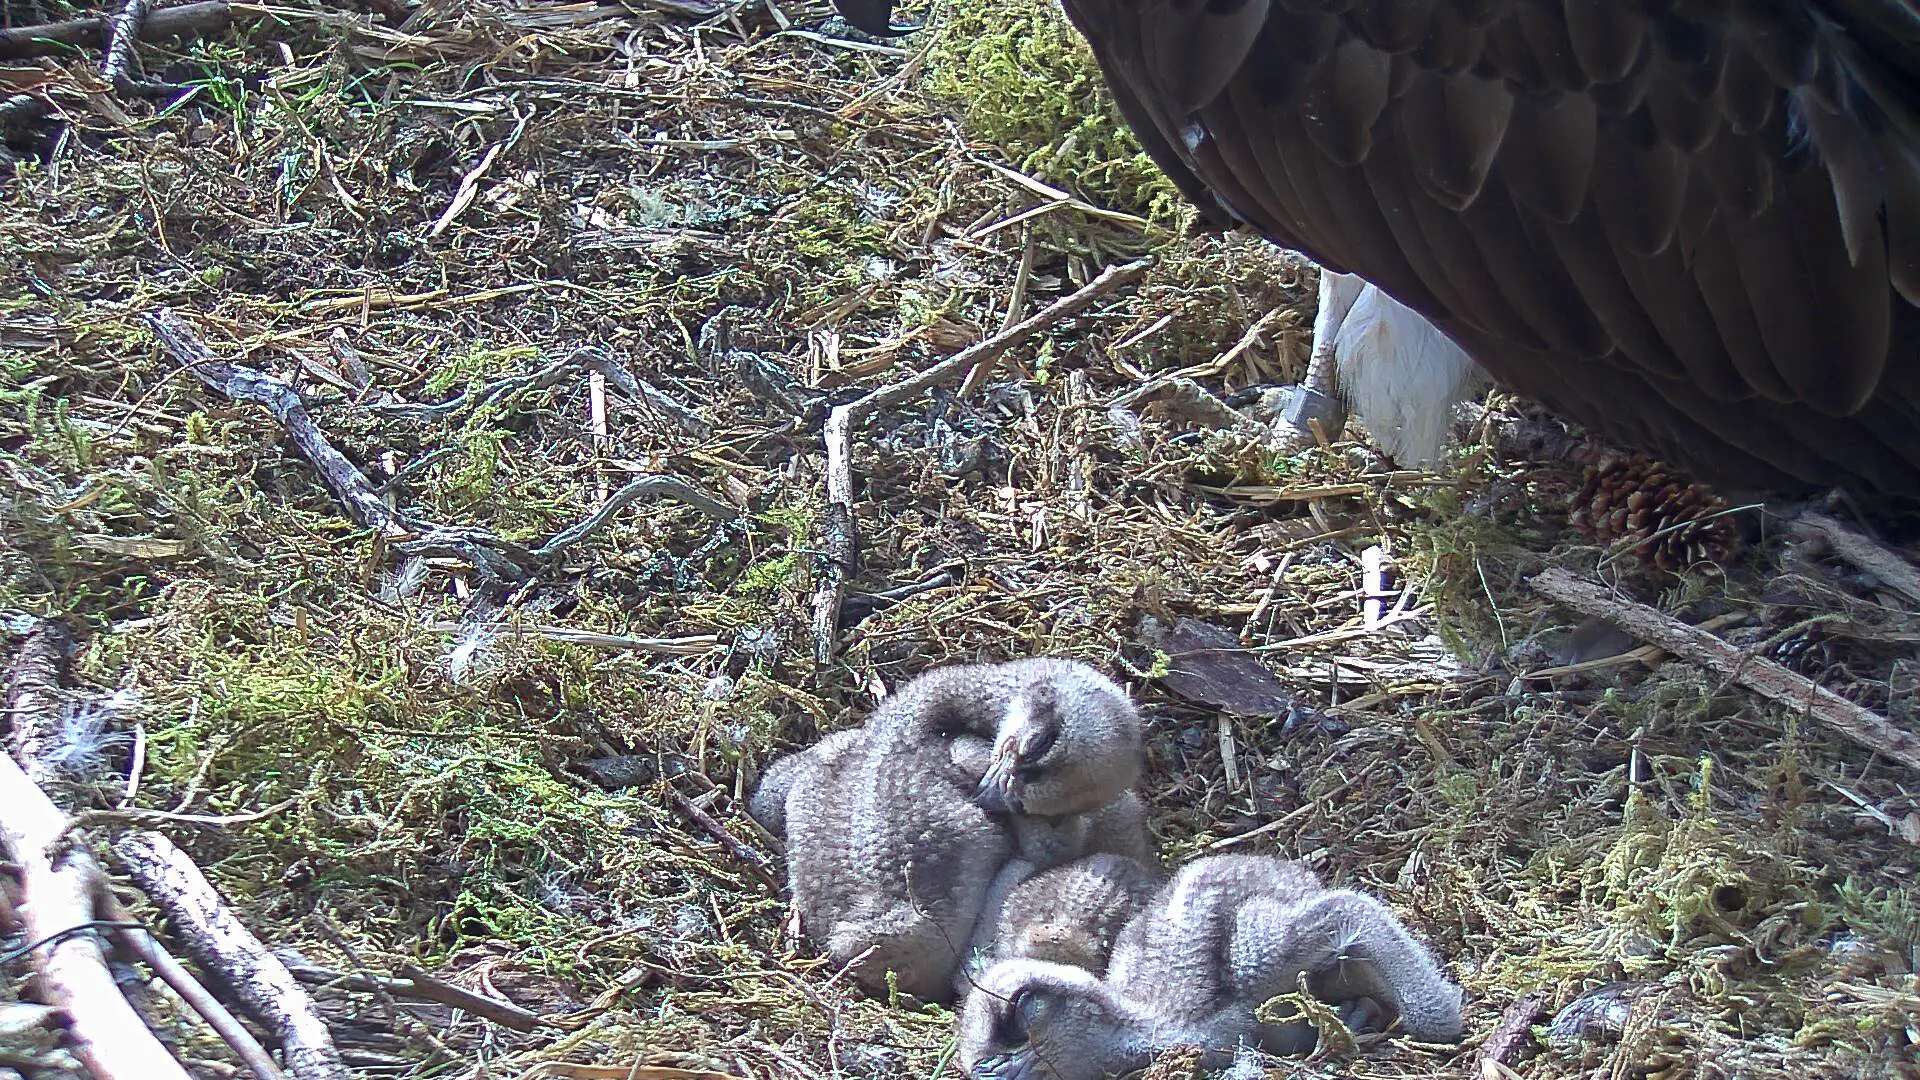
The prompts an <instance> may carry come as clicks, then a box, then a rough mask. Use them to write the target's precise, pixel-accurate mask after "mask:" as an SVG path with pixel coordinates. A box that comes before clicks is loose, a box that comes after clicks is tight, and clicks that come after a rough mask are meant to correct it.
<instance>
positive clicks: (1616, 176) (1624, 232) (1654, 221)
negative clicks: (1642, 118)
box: [1590, 121, 1687, 255]
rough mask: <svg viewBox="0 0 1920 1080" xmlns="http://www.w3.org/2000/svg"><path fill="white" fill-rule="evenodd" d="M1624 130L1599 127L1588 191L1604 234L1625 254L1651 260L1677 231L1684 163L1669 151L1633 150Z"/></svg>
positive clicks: (1661, 148)
mask: <svg viewBox="0 0 1920 1080" xmlns="http://www.w3.org/2000/svg"><path fill="white" fill-rule="evenodd" d="M1609 129H1611V130H1609ZM1626 130H1627V126H1626V125H1624V124H1620V123H1614V124H1607V123H1606V122H1604V121H1603V122H1602V124H1601V134H1600V137H1599V138H1598V139H1597V140H1596V141H1595V143H1594V156H1593V172H1594V176H1593V185H1592V187H1591V189H1590V190H1591V192H1592V196H1593V200H1594V204H1595V205H1596V206H1597V207H1599V209H1600V216H1601V219H1602V220H1604V221H1605V222H1606V223H1607V228H1608V232H1609V234H1610V235H1612V236H1613V237H1614V238H1615V240H1616V241H1618V242H1619V243H1621V244H1623V245H1625V247H1626V249H1627V250H1628V251H1631V252H1633V253H1635V254H1637V255H1652V254H1655V253H1657V252H1660V251H1664V250H1665V249H1666V247H1667V245H1668V244H1671V243H1672V242H1673V236H1674V232H1675V231H1676V230H1677V229H1678V228H1679V224H1680V209H1681V206H1682V204H1683V203H1684V200H1685V197H1686V187H1687V159H1686V158H1684V157H1682V156H1681V155H1680V154H1679V152H1678V151H1676V150H1674V148H1673V147H1671V146H1664V145H1655V146H1651V147H1646V148H1640V147H1636V146H1634V145H1632V143H1633V142H1634V141H1635V140H1633V139H1631V138H1629V137H1626Z"/></svg>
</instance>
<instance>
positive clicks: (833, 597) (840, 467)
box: [813, 259, 1153, 665]
mask: <svg viewBox="0 0 1920 1080" xmlns="http://www.w3.org/2000/svg"><path fill="white" fill-rule="evenodd" d="M1152 265H1153V260H1151V259H1136V260H1134V261H1133V262H1130V263H1124V264H1122V265H1120V266H1109V267H1107V268H1106V269H1105V270H1102V271H1101V272H1100V275H1099V276H1098V277H1096V278H1094V279H1093V280H1092V281H1089V282H1087V283H1086V284H1085V285H1083V286H1081V288H1080V289H1079V290H1078V291H1076V292H1074V293H1071V294H1069V295H1067V296H1063V297H1061V298H1060V299H1058V300H1055V301H1054V302H1053V303H1051V304H1048V305H1047V306H1046V307H1044V308H1042V309H1040V310H1039V311H1037V312H1035V313H1033V314H1032V315H1031V316H1028V317H1027V318H1025V319H1022V320H1020V321H1019V322H1017V323H1014V324H1013V325H1011V326H1009V327H1007V328H1005V329H1004V330H1001V331H1000V332H999V333H997V334H994V335H993V336H992V337H988V338H983V339H981V340H980V341H977V342H975V343H973V344H972V345H969V346H967V347H966V348H964V349H962V350H960V351H959V352H957V353H955V354H953V355H952V356H949V357H948V358H946V359H945V360H942V361H940V362H939V363H937V364H935V365H933V366H932V367H930V368H928V369H926V370H925V371H922V372H920V373H919V374H917V375H913V376H911V377H909V378H906V379H902V380H900V381H899V382H897V383H891V384H889V385H887V386H882V387H880V388H879V389H877V390H874V391H872V392H870V393H868V394H866V395H865V396H863V397H859V398H856V399H854V400H853V401H850V402H848V403H847V404H845V405H836V406H834V408H833V411H832V412H830V413H828V414H827V424H826V436H825V442H826V449H827V513H826V523H825V525H824V526H823V530H822V531H823V533H824V535H823V536H822V540H821V542H822V547H823V548H824V549H825V551H826V558H825V559H824V563H825V565H824V566H823V567H822V571H821V574H820V580H819V583H818V584H817V585H816V586H815V587H814V592H813V637H814V660H815V661H816V662H817V663H819V664H821V665H825V664H826V663H827V661H829V660H831V659H832V658H833V643H834V637H835V635H836V633H837V632H838V630H839V625H840V597H841V593H842V590H843V589H844V588H845V587H846V582H847V578H848V577H850V576H852V575H853V573H854V572H855V570H856V569H857V568H858V566H859V562H860V532H859V527H858V525H857V524H856V523H855V522H854V517H853V432H854V430H855V429H856V428H858V427H859V425H860V424H861V422H863V421H865V420H866V419H867V418H869V417H871V416H872V415H873V414H875V413H877V412H880V411H881V410H883V409H887V408H891V407H892V406H895V405H899V404H901V403H903V402H907V401H912V400H913V399H915V398H917V397H919V396H920V395H921V394H924V393H926V392H927V391H928V390H931V389H933V388H934V387H936V386H941V385H943V384H945V383H949V382H952V381H953V380H955V379H957V378H959V377H961V376H962V375H965V374H966V373H967V372H969V371H972V370H973V369H974V367H975V365H982V366H985V365H987V364H988V363H989V362H990V361H991V360H993V359H994V358H996V357H998V356H1000V355H1001V354H1002V353H1005V352H1007V351H1008V350H1010V349H1015V348H1018V347H1020V346H1021V345H1024V344H1026V342H1027V341H1029V340H1030V339H1032V338H1033V337H1035V336H1036V335H1038V334H1040V333H1042V332H1044V331H1046V330H1047V329H1049V328H1051V327H1053V326H1054V325H1056V324H1058V323H1061V322H1064V321H1066V320H1067V319H1070V318H1072V317H1073V316H1075V315H1078V314H1079V313H1080V312H1082V311H1084V310H1086V309H1087V308H1088V307H1091V306H1092V305H1093V302H1094V301H1096V300H1098V299H1100V298H1101V297H1103V296H1105V295H1107V294H1108V293H1110V292H1113V291H1114V290H1115V289H1118V288H1120V287H1121V286H1124V285H1130V284H1132V283H1133V282H1135V281H1138V280H1139V279H1140V277H1141V275H1143V274H1145V273H1146V272H1147V268H1148V267H1150V266H1152Z"/></svg>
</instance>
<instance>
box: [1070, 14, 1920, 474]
mask: <svg viewBox="0 0 1920 1080" xmlns="http://www.w3.org/2000/svg"><path fill="white" fill-rule="evenodd" d="M1066 6H1067V10H1068V14H1069V16H1070V17H1071V18H1072V19H1073V21H1074V23H1075V24H1076V25H1077V26H1078V27H1079V28H1080V29H1081V31H1082V32H1083V33H1085V34H1086V36H1087V38H1088V40H1089V41H1090V42H1091V43H1092V45H1093V49H1094V52H1095V54H1096V56H1097V57H1098V58H1099V61H1100V63H1101V66H1102V67H1103V69H1104V70H1105V72H1106V74H1107V76H1108V79H1109V81H1110V82H1111V83H1113V84H1114V87H1115V92H1116V95H1117V96H1118V97H1119V98H1120V100H1121V110H1122V112H1123V113H1124V114H1125V115H1126V117H1127V120H1128V122H1129V123H1130V124H1132V125H1133V126H1134V128H1135V129H1136V130H1137V131H1139V132H1140V134H1141V139H1142V142H1143V143H1144V144H1145V145H1146V147H1147V150H1148V153H1149V154H1151V155H1152V156H1153V157H1154V159H1155V160H1156V161H1158V162H1160V164H1161V165H1162V166H1163V167H1164V168H1166V169H1167V171H1168V172H1169V173H1170V174H1172V175H1173V177H1174V180H1175V182H1176V184H1178V185H1179V187H1180V188H1181V190H1182V191H1183V192H1186V193H1187V194H1188V195H1189V197H1192V198H1195V199H1196V201H1199V202H1201V203H1202V204H1203V206H1204V205H1210V206H1211V207H1212V208H1213V213H1211V214H1210V216H1213V217H1216V218H1218V217H1220V216H1231V217H1233V218H1236V219H1238V220H1241V221H1245V222H1247V223H1249V224H1251V225H1252V226H1253V227H1254V228H1256V229H1258V230H1259V231H1261V232H1263V233H1264V234H1266V235H1267V236H1268V237H1269V238H1270V239H1272V240H1274V241H1275V242H1276V243H1279V244H1281V245H1283V246H1286V247H1290V248H1294V249H1297V250H1301V251H1304V252H1306V253H1307V254H1309V255H1310V256H1312V257H1313V258H1315V259H1316V260H1318V261H1319V262H1321V263H1322V264H1324V265H1328V266H1331V267H1334V268H1337V269H1340V270H1344V271H1348V272H1353V273H1357V274H1360V275H1361V276H1363V277H1366V278H1368V279H1369V280H1371V281H1373V282H1374V283H1375V284H1377V285H1379V286H1380V287H1381V288H1383V289H1385V290H1386V291H1387V292H1388V293H1390V294H1392V295H1394V296H1395V297H1397V298H1399V299H1400V300H1401V301H1402V302H1403V303H1406V304H1407V305H1408V306H1410V307H1412V308H1414V309H1416V310H1418V311H1421V312H1422V313H1424V314H1426V315H1427V316H1428V317H1430V318H1432V319H1433V320H1434V321H1435V324H1436V325H1438V326H1439V327H1441V329H1443V330H1444V331H1446V332H1447V333H1448V334H1449V335H1451V336H1452V337H1454V339H1455V340H1457V341H1458V342H1460V344H1461V345H1462V346H1463V347H1464V348H1466V349H1467V350H1468V352H1469V353H1471V354H1472V355H1473V356H1474V357H1475V358H1476V359H1477V360H1478V361H1479V362H1480V363H1481V365H1482V366H1483V367H1485V368H1486V369H1487V370H1488V371H1489V372H1490V373H1491V374H1492V375H1493V376H1494V377H1495V378H1496V379H1497V380H1499V381H1501V382H1502V383H1504V384H1506V385H1507V386H1508V387H1510V388H1512V389H1514V390H1516V391H1519V392H1520V393H1522V394H1526V395H1528V396H1531V397H1534V398H1536V399H1538V400H1540V401H1542V402H1543V403H1544V404H1546V405H1548V406H1549V407H1551V408H1554V409H1556V410H1557V411H1559V412H1561V413H1563V414H1565V415H1566V416H1568V417H1569V418H1571V419H1574V420H1578V421H1580V422H1582V423H1584V424H1586V425H1587V426H1588V427H1590V428H1593V429H1595V430H1596V431H1598V432H1599V433H1601V434H1603V435H1606V436H1609V437H1612V438H1614V439H1617V440H1620V441H1623V442H1627V443H1630V444H1633V445H1637V446H1641V447H1644V448H1646V449H1648V450H1651V451H1654V452H1657V453H1660V454H1662V455H1664V456H1667V457H1669V458H1672V459H1675V460H1676V461H1678V462H1681V463H1684V464H1688V465H1691V466H1693V467H1694V468H1696V469H1697V470H1699V471H1700V472H1702V473H1703V474H1706V475H1708V476H1717V477H1719V478H1721V479H1724V480H1730V481H1735V482H1740V483H1750V484H1756V485H1763V486H1773V487H1785V488H1799V487H1806V486H1812V485H1851V486H1857V487H1860V488H1862V489H1865V490H1877V491H1881V492H1886V493H1892V494H1902V495H1909V496H1920V314H1917V313H1916V310H1915V307H1914V303H1915V301H1916V300H1917V299H1920V9H1916V7H1915V5H1914V4H1913V3H1911V2H1908V0H1663V2H1661V3H1622V2H1618V0H1066Z"/></svg>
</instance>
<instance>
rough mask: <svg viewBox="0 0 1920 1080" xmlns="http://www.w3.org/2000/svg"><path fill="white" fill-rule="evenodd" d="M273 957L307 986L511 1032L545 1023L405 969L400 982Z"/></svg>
mask: <svg viewBox="0 0 1920 1080" xmlns="http://www.w3.org/2000/svg"><path fill="white" fill-rule="evenodd" d="M276 955H277V956H278V957H279V958H280V960H281V961H282V962H283V963H285V964H286V965H287V970H288V971H291V972H292V973H293V977H294V978H296V979H298V980H300V981H301V982H303V983H306V984H307V985H309V986H332V987H338V988H339V989H342V990H354V991H358V992H360V993H363V994H372V993H384V994H387V995H390V996H392V997H394V998H402V999H406V1000H409V1001H431V1002H435V1003H436V1004H440V1005H450V1006H452V1007H454V1008H456V1009H465V1010H466V1011H467V1012H470V1013H472V1014H474V1015H475V1016H480V1017H484V1018H486V1019H488V1020H492V1021H493V1022H495V1023H497V1024H502V1025H505V1026H506V1027H510V1028H512V1029H514V1030H515V1031H532V1030H533V1029H535V1028H537V1027H539V1026H540V1025H541V1024H543V1023H545V1022H546V1021H544V1020H542V1019H541V1018H540V1016H539V1015H538V1014H537V1013H533V1012H529V1011H528V1010H526V1009H523V1008H521V1007H520V1006H518V1005H515V1004H514V1003H512V1002H510V1001H501V1000H500V999H498V998H490V997H487V996H485V995H483V994H476V993H474V992H473V991H471V990H467V989H465V988H463V987H459V986H455V985H453V984H452V983H450V982H445V981H443V980H440V979H436V978H434V977H432V976H431V975H428V974H427V973H425V972H423V971H419V970H417V969H411V968H410V969H407V971H406V973H405V977H404V978H401V977H392V976H387V975H374V974H372V973H367V974H358V975H356V974H351V973H349V972H345V971H335V970H334V969H332V968H326V967H321V966H320V965H318V964H315V963H314V962H312V961H311V960H308V959H307V958H305V957H303V956H299V955H298V954H295V953H291V952H289V951H286V950H282V951H280V952H278V953H276Z"/></svg>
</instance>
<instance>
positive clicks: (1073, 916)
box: [955, 852, 1162, 998]
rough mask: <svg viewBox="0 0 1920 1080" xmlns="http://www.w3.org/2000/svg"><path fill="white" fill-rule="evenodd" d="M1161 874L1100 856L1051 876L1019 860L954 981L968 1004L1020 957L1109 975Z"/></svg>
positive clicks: (998, 884)
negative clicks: (987, 979) (978, 982)
mask: <svg viewBox="0 0 1920 1080" xmlns="http://www.w3.org/2000/svg"><path fill="white" fill-rule="evenodd" d="M1161 880H1162V875H1161V874H1160V872H1159V870H1158V869H1156V868H1154V867H1153V866H1151V865H1149V864H1148V863H1146V862H1143V861H1141V860H1139V859H1137V858H1130V857H1128V856H1126V855H1116V854H1112V853H1108V852H1098V853H1096V854H1093V855H1088V856H1087V857H1085V858H1082V859H1075V860H1074V861H1072V862H1070V863H1067V864H1065V865H1063V866H1056V867H1054V868H1053V869H1051V870H1043V871H1040V872H1038V873H1036V872H1035V871H1034V867H1033V864H1032V863H1029V862H1027V861H1026V860H1024V859H1013V860H1011V861H1010V862H1008V863H1007V866H1006V868H1005V869H1003V870H1002V871H1001V872H1000V875H999V877H998V878H996V879H995V881H994V885H993V887H992V888H991V889H989V890H988V894H987V902H986V908H985V911H984V912H983V913H982V915H981V917H980V924H979V926H978V927H976V928H975V930H974V936H973V948H972V949H971V950H969V956H968V962H967V964H966V966H965V967H964V968H963V969H962V970H961V971H960V972H959V973H958V974H957V975H956V976H955V989H957V990H958V991H959V995H960V997H962V998H965V997H966V996H967V994H968V992H969V991H971V990H972V988H973V980H974V979H976V978H977V977H978V976H979V974H980V973H981V972H982V971H984V970H985V969H986V968H988V967H991V966H992V965H994V964H996V963H998V962H1000V961H1002V960H1011V959H1015V958H1017V957H1027V958H1030V959H1034V960H1050V961H1052V962H1054V963H1057V964H1071V965H1073V966H1074V967H1080V968H1085V969H1086V970H1088V971H1090V972H1092V973H1094V974H1095V975H1099V974H1103V973H1104V972H1105V971H1106V970H1107V958H1108V957H1109V956H1110V955H1111V954H1112V953H1113V943H1114V939H1116V938H1118V937H1119V936H1120V931H1121V929H1122V928H1123V927H1125V926H1126V925H1127V923H1128V922H1130V921H1131V920H1132V919H1133V918H1134V916H1136V915H1138V914H1139V913H1140V911H1141V909H1143V908H1144V907H1146V905H1147V901H1148V900H1150V899H1152V897H1153V894H1154V892H1155V891H1156V890H1157V889H1159V887H1160V882H1161Z"/></svg>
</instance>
